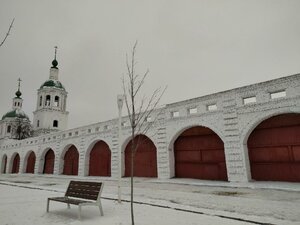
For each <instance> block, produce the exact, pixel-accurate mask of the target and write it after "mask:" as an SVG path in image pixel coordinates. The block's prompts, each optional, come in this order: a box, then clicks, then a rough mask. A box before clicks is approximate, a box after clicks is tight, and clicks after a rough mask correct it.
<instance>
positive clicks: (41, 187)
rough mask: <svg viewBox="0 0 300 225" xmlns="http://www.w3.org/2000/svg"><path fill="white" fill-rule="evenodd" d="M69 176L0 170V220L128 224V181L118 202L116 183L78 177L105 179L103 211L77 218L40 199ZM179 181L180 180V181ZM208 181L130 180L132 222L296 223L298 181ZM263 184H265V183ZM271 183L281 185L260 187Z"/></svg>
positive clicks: (58, 190)
mask: <svg viewBox="0 0 300 225" xmlns="http://www.w3.org/2000/svg"><path fill="white" fill-rule="evenodd" d="M70 179H77V180H78V179H82V178H78V177H69V176H41V175H39V176H38V175H10V174H8V175H1V176H0V224H1V225H2V224H3V225H6V224H7V225H13V224H20V225H26V224H28V225H29V224H30V225H34V224H36V225H41V224H46V225H48V224H49V225H50V224H57V225H60V224H90V225H94V224H97V225H101V224H105V225H109V224H112V225H127V224H128V225H129V224H130V205H129V203H128V202H126V200H129V197H130V196H129V182H128V179H122V198H123V200H125V201H123V203H122V204H118V203H117V202H116V201H115V199H116V197H117V195H116V194H117V182H116V181H115V180H113V179H107V178H106V179H105V178H83V179H85V180H87V179H89V180H94V181H95V180H98V181H103V182H104V183H105V185H104V190H103V195H102V196H103V199H102V204H103V209H104V216H103V217H101V216H100V214H99V210H98V208H97V207H93V206H87V207H83V208H82V209H83V212H82V220H81V221H79V220H78V219H77V206H71V209H67V207H66V205H65V204H62V203H58V202H51V203H50V213H46V199H47V197H51V196H63V194H64V191H65V190H66V187H67V185H68V182H69V180H70ZM183 182H184V183H183ZM213 184H214V182H206V183H205V182H204V183H203V182H202V183H201V182H197V181H195V180H176V179H174V180H170V181H169V182H168V181H164V182H162V181H159V180H156V179H136V183H135V201H136V202H137V203H136V204H135V215H136V224H137V225H154V224H159V225H169V224H176V225H180V224H188V225H190V224H191V225H192V224H195V225H196V224H203V225H208V224H213V225H215V224H225V225H226V224H228V225H229V224H230V225H235V224H278V225H279V224H280V225H281V224H282V225H288V224H291V225H292V224H295V225H296V224H300V185H299V184H288V183H282V184H280V183H259V184H258V185H256V186H255V185H254V186H253V188H251V189H250V188H245V187H239V188H236V187H225V186H230V185H228V184H226V183H224V187H215V186H213ZM268 184H269V185H268ZM267 186H272V187H273V188H277V189H283V190H275V189H263V188H264V187H267Z"/></svg>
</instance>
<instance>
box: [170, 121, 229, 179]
mask: <svg viewBox="0 0 300 225" xmlns="http://www.w3.org/2000/svg"><path fill="white" fill-rule="evenodd" d="M174 154H175V177H181V178H196V179H204V180H226V181H227V171H226V163H225V153H224V143H223V141H222V140H221V138H220V137H219V136H218V135H217V134H216V133H215V132H213V131H212V130H211V129H209V128H206V127H201V126H196V127H192V128H189V129H187V130H185V131H184V132H183V133H182V134H181V135H180V136H179V137H178V138H177V139H176V141H175V143H174Z"/></svg>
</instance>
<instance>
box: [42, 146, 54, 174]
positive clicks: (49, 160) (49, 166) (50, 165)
mask: <svg viewBox="0 0 300 225" xmlns="http://www.w3.org/2000/svg"><path fill="white" fill-rule="evenodd" d="M54 159H55V155H54V152H53V150H52V149H49V150H48V151H47V153H46V154H45V162H44V169H43V173H46V174H53V170H54Z"/></svg>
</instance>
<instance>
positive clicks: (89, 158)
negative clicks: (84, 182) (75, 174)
mask: <svg viewBox="0 0 300 225" xmlns="http://www.w3.org/2000/svg"><path fill="white" fill-rule="evenodd" d="M84 174H85V175H87V176H111V150H110V148H109V145H108V144H107V143H106V142H105V141H104V140H102V139H96V140H94V141H93V142H92V143H91V144H90V145H89V147H88V149H87V151H86V153H85V171H84Z"/></svg>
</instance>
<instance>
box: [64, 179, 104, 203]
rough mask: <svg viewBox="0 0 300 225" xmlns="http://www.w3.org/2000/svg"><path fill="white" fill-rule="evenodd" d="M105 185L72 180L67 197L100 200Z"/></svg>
mask: <svg viewBox="0 0 300 225" xmlns="http://www.w3.org/2000/svg"><path fill="white" fill-rule="evenodd" d="M102 188H103V183H99V182H88V181H73V180H71V181H70V183H69V186H68V189H67V191H66V194H65V196H67V197H75V198H83V199H89V200H98V199H100V196H101V192H102Z"/></svg>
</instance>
